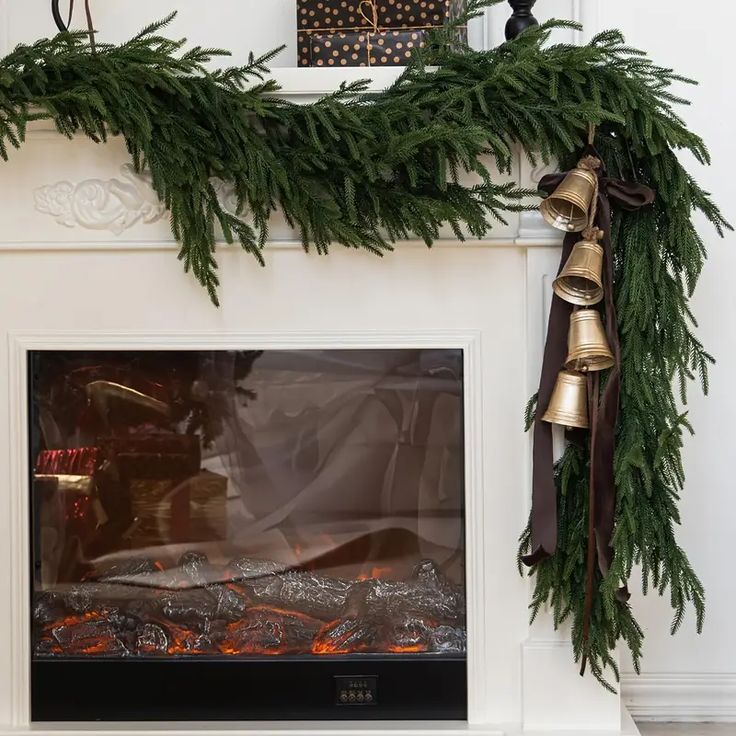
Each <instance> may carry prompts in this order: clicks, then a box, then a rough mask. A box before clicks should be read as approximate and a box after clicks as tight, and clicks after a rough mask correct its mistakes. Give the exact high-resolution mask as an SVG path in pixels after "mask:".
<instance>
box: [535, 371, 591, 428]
mask: <svg viewBox="0 0 736 736" xmlns="http://www.w3.org/2000/svg"><path fill="white" fill-rule="evenodd" d="M542 421H543V422H549V423H550V424H561V425H562V426H563V427H579V428H580V429H588V427H589V425H590V422H589V420H588V387H587V382H586V380H585V376H584V375H583V374H582V373H577V372H575V371H560V372H559V374H558V376H557V382H556V383H555V387H554V389H553V390H552V396H551V398H550V400H549V406H548V407H547V411H546V412H544V416H543V417H542Z"/></svg>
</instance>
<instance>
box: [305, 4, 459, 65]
mask: <svg viewBox="0 0 736 736" xmlns="http://www.w3.org/2000/svg"><path fill="white" fill-rule="evenodd" d="M464 9H465V0H362V2H361V1H359V0H351V1H350V2H348V1H347V0H297V47H298V64H299V66H317V67H320V66H324V67H330V66H333V67H339V66H365V67H373V66H403V65H406V63H407V62H408V60H409V59H410V58H411V56H412V53H413V51H414V49H416V48H420V47H423V46H425V45H426V43H427V41H428V39H429V37H430V34H431V31H432V30H433V29H436V28H440V27H442V26H443V25H446V24H447V23H449V22H451V21H456V20H457V19H458V18H460V17H461V16H462V13H463V11H464ZM453 37H454V40H455V41H456V42H457V43H466V42H467V29H466V28H465V27H457V28H455V30H454V32H453Z"/></svg>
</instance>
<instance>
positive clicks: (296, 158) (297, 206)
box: [0, 0, 729, 682]
mask: <svg viewBox="0 0 736 736" xmlns="http://www.w3.org/2000/svg"><path fill="white" fill-rule="evenodd" d="M493 1H494V0H471V2H470V4H469V13H471V14H472V13H475V12H477V11H478V10H479V9H481V8H483V7H484V6H486V5H489V4H492V3H493ZM169 20H170V18H168V19H166V20H164V21H163V22H161V23H155V24H152V25H151V26H149V27H148V28H146V29H144V31H142V32H141V33H140V34H138V35H137V36H135V37H134V38H133V39H131V40H130V41H128V42H127V43H124V44H121V45H119V46H112V45H106V44H97V47H96V51H95V53H91V49H90V47H89V43H88V36H87V34H86V33H64V34H60V35H59V36H57V37H55V38H52V39H43V40H41V41H38V42H37V43H35V44H32V45H22V46H19V47H17V48H16V49H15V50H14V51H12V52H11V53H10V54H8V55H7V56H6V57H5V58H4V59H2V60H1V61H0V156H2V158H7V157H8V156H9V155H10V152H11V149H12V148H17V147H19V146H20V145H21V144H22V143H23V141H24V138H25V134H26V130H27V126H28V124H29V123H30V122H31V121H34V120H39V119H46V120H52V121H53V122H54V123H55V125H56V128H57V129H58V131H59V132H60V133H61V134H62V135H66V136H72V135H75V134H80V133H81V134H84V135H86V136H88V137H89V138H91V139H92V140H94V141H105V140H107V138H108V136H110V135H119V136H122V137H123V138H124V139H125V142H126V145H127V149H128V151H129V153H130V155H131V158H132V160H133V162H134V165H135V167H136V169H137V170H142V169H144V168H145V169H148V170H149V171H150V173H151V177H152V183H153V187H154V189H155V191H156V192H157V194H158V196H159V197H160V199H161V201H162V202H163V203H165V205H166V206H167V208H168V209H169V210H170V212H171V227H172V232H173V234H174V236H175V237H176V239H177V240H178V241H179V243H180V245H181V247H180V251H179V258H180V259H181V261H182V262H183V264H184V267H185V268H186V269H187V270H191V271H192V273H193V274H194V276H195V277H196V278H197V279H198V280H199V282H200V283H201V284H202V285H203V286H204V287H205V288H206V289H207V291H208V293H209V295H210V297H211V299H212V300H213V301H214V302H215V303H216V302H217V287H218V278H217V262H216V252H215V246H216V241H217V238H218V237H219V235H218V233H222V234H224V237H225V239H226V240H227V242H229V243H239V244H240V246H241V247H242V248H243V249H244V250H246V251H248V252H249V253H251V254H252V255H253V256H254V257H255V258H256V260H257V261H258V262H260V263H263V253H262V251H263V248H264V246H265V244H266V242H267V239H268V226H269V220H270V217H271V215H272V213H273V212H274V210H276V209H277V208H278V209H280V210H281V211H282V212H283V214H284V216H285V217H286V219H287V221H288V222H289V223H290V224H291V225H292V226H293V227H294V228H295V230H296V231H298V232H299V233H300V237H301V238H302V240H303V244H304V247H305V249H310V248H315V249H316V250H317V251H318V252H320V253H327V252H328V249H329V247H330V246H331V245H332V244H340V245H343V246H346V247H349V248H363V249H367V250H369V251H371V252H373V253H376V254H379V255H380V254H383V253H385V252H386V251H388V250H390V249H391V248H392V246H393V244H394V243H395V242H396V241H398V240H401V239H405V238H410V237H419V238H421V239H423V240H424V241H425V242H426V243H427V245H431V244H432V242H433V241H435V240H436V239H437V238H438V237H439V235H440V228H441V227H442V226H443V225H449V226H450V227H451V228H452V230H453V232H454V233H455V234H456V236H457V238H458V240H463V239H464V238H466V237H482V236H483V235H484V234H486V233H487V232H488V229H489V227H490V225H491V223H492V222H493V221H494V220H495V221H503V218H504V214H505V213H508V212H514V211H518V210H521V209H525V208H527V207H529V206H530V205H529V203H528V197H529V195H530V194H531V193H530V192H527V191H525V190H522V189H519V188H518V187H516V186H515V185H514V184H513V183H512V182H511V181H510V176H509V175H510V173H511V171H512V168H513V165H514V162H515V159H516V151H518V150H519V149H521V150H522V151H523V152H524V154H525V155H526V156H527V157H528V158H529V159H530V160H531V161H533V162H537V161H538V160H542V161H545V162H549V161H553V160H557V161H559V162H560V164H561V165H562V166H563V167H567V166H569V165H570V164H571V163H574V160H575V156H576V152H577V151H578V149H579V147H580V145H581V142H582V141H583V139H584V137H585V135H586V131H587V127H588V125H589V124H591V123H592V124H595V125H597V126H598V135H597V138H596V145H597V147H598V150H599V151H600V153H601V155H602V157H603V159H604V160H605V162H606V165H607V167H608V171H609V174H610V175H612V176H617V177H621V178H624V179H634V180H638V181H641V182H644V183H646V184H649V185H650V186H652V187H653V188H654V189H655V190H656V191H657V199H656V202H655V204H654V206H653V207H650V208H647V209H645V210H642V211H639V212H636V213H621V212H616V213H615V214H614V221H613V232H612V242H613V246H614V250H615V253H614V257H615V285H616V295H615V298H616V305H617V310H618V317H619V328H620V334H621V341H622V351H623V376H622V379H623V380H622V394H621V412H620V420H619V428H618V446H617V452H616V458H615V471H616V482H617V490H618V506H617V510H616V529H615V533H614V539H613V544H614V547H615V558H614V563H613V567H612V569H611V570H610V573H609V574H608V576H607V577H606V578H605V579H602V578H600V577H599V578H598V579H597V580H596V585H597V589H598V592H599V595H598V596H597V597H596V602H595V606H594V609H593V619H592V630H591V636H590V639H589V640H588V641H587V642H586V641H585V640H584V638H583V635H582V620H583V600H584V587H585V559H584V553H583V550H584V549H585V546H586V535H587V525H586V519H587V497H588V493H587V469H586V466H587V464H588V457H587V451H586V449H585V448H583V447H579V446H577V445H572V446H570V447H569V448H568V449H567V451H566V453H565V455H564V456H563V458H562V459H561V460H560V462H559V463H558V466H557V475H556V477H557V483H558V488H559V519H560V530H559V539H560V545H559V550H558V552H557V554H556V555H555V556H554V557H553V558H551V559H549V560H546V561H544V562H542V563H540V564H539V565H538V566H537V567H536V568H535V569H534V571H533V573H534V575H535V590H534V595H533V600H532V604H531V610H532V615H536V614H537V612H538V611H540V610H541V608H542V606H545V605H548V604H549V605H551V608H552V611H553V615H554V618H555V621H556V623H561V622H562V621H565V620H566V619H571V620H572V622H573V637H574V647H575V655H576V657H577V658H578V659H579V658H580V657H581V656H583V655H586V656H587V658H588V661H589V662H590V668H591V671H592V672H593V674H594V675H595V676H596V677H598V678H599V679H600V680H601V681H602V682H606V675H605V671H606V669H607V668H608V669H609V670H610V671H611V672H612V674H613V676H614V677H617V670H616V668H615V663H614V659H613V657H612V654H611V652H612V650H613V648H614V646H615V644H616V642H617V641H618V640H619V639H623V640H624V641H625V642H626V643H627V644H628V646H629V648H630V649H631V651H632V654H633V657H634V662H635V664H636V665H637V667H638V663H639V659H640V656H641V652H642V642H643V635H642V631H641V629H640V628H639V626H638V624H637V623H636V620H635V619H634V617H633V614H632V611H631V609H630V607H629V606H628V605H627V604H625V603H621V602H620V601H619V599H618V598H617V596H616V592H617V590H618V589H619V588H620V587H621V585H622V584H623V583H624V582H625V581H626V580H627V579H628V577H629V575H630V573H631V570H632V568H633V566H634V565H641V568H642V571H643V581H644V586H645V589H651V588H654V589H656V590H657V591H658V592H659V593H661V594H663V593H665V592H666V591H668V592H669V595H670V600H671V604H672V607H673V610H674V621H673V625H672V628H673V630H676V629H677V628H678V627H679V626H680V624H681V622H682V620H683V614H684V612H685V610H686V608H687V606H692V607H693V608H694V610H695V612H696V618H697V625H698V627H700V626H701V625H702V621H703V616H704V610H705V604H704V594H703V588H702V586H701V584H700V582H699V580H698V578H697V576H696V574H695V573H694V571H693V570H692V568H691V566H690V564H689V562H688V560H687V557H686V555H685V553H684V551H683V550H682V549H681V548H680V547H679V546H678V544H677V541H676V538H675V527H676V526H677V524H678V523H679V515H678V511H677V500H678V495H679V493H680V492H681V490H682V487H683V480H684V477H683V470H682V464H681V445H682V436H683V433H684V432H689V431H690V427H689V424H688V422H687V418H686V417H685V416H684V415H683V414H682V411H681V408H680V406H679V402H678V400H677V399H676V397H675V394H674V393H673V389H672V386H673V384H675V385H677V386H678V387H679V390H680V392H681V397H680V398H681V399H683V400H684V398H685V387H686V386H687V384H688V383H689V381H690V380H691V379H692V378H694V377H697V378H698V380H699V381H700V383H701V384H702V386H703V388H704V389H707V382H708V367H709V365H710V364H711V362H712V358H711V357H710V355H709V354H708V353H707V352H706V351H705V349H704V347H703V346H702V345H701V343H700V342H699V341H698V339H697V337H696V336H695V334H694V327H695V325H694V319H693V317H692V314H691V312H690V308H689V298H690V296H691V295H692V292H693V289H694V288H695V285H696V283H697V281H698V277H699V275H700V271H701V269H702V267H703V263H704V260H705V255H706V254H705V249H704V246H703V242H702V240H701V238H700V236H699V235H698V233H697V232H696V230H695V227H694V225H693V222H692V216H693V214H694V213H695V212H701V213H702V214H703V215H704V216H705V218H707V219H708V220H709V221H710V222H711V223H712V224H713V225H714V226H715V228H716V230H717V231H718V232H721V233H722V232H723V231H724V230H725V229H726V228H728V227H729V226H728V223H727V222H726V221H725V220H724V219H723V217H722V216H721V214H720V212H719V211H718V209H717V207H716V206H715V205H714V204H713V203H712V201H711V199H710V197H709V195H708V194H707V193H706V192H704V191H703V190H702V189H701V188H700V187H699V186H698V184H697V183H696V182H695V180H694V179H693V178H692V177H691V176H689V175H688V173H687V172H686V171H685V169H684V168H683V166H682V164H681V163H680V160H679V159H678V156H677V153H678V151H682V150H686V151H690V152H691V153H692V154H693V155H694V156H695V158H696V159H697V160H699V161H701V162H703V163H707V162H708V161H709V155H708V151H707V149H706V147H705V145H704V143H703V141H702V140H701V139H700V138H699V137H698V136H697V135H695V134H693V133H691V132H690V131H689V130H688V129H687V127H686V126H685V125H684V124H683V122H682V121H681V119H680V118H679V117H678V116H677V114H676V113H675V112H674V111H673V107H672V106H673V105H674V104H679V103H681V102H683V101H682V100H681V99H679V96H678V95H676V94H674V93H673V91H672V90H673V85H675V84H679V83H681V82H683V81H686V80H683V78H682V77H680V76H679V75H677V74H676V73H674V72H673V71H672V70H670V69H665V68H662V67H659V66H657V65H655V64H653V63H652V62H651V61H650V60H649V59H648V58H647V57H646V56H645V55H644V54H642V53H641V52H639V51H637V50H636V49H632V48H629V47H627V46H626V44H625V42H624V40H623V38H622V37H621V35H620V34H619V33H618V32H616V31H607V32H605V33H601V34H599V35H598V36H597V37H596V38H595V39H593V41H591V43H589V44H587V45H585V46H574V45H568V44H551V43H550V42H549V37H550V33H551V32H552V31H553V30H554V29H555V28H558V27H561V26H565V27H569V26H570V25H571V24H566V23H562V22H554V23H548V24H546V25H544V26H542V27H540V28H536V29H530V30H528V31H526V32H525V33H523V34H522V35H521V36H520V37H519V38H517V39H516V40H514V41H513V42H510V43H506V44H503V45H501V46H499V47H498V48H496V49H493V50H490V51H473V50H471V49H468V48H463V49H460V50H458V49H457V48H455V47H453V46H452V44H451V43H449V40H448V38H447V37H445V38H444V40H443V37H442V34H441V33H440V35H439V36H437V37H435V38H434V39H433V40H432V42H431V43H430V44H429V47H428V48H427V49H425V50H423V51H417V53H416V54H415V56H414V57H413V59H412V61H411V64H410V66H408V67H407V68H406V70H405V71H404V72H403V73H402V74H401V76H400V78H399V79H398V80H397V81H396V82H395V83H394V84H393V85H392V86H391V87H390V88H389V89H387V90H386V91H384V92H382V93H379V94H368V93H367V92H366V88H365V85H364V84H362V83H357V84H352V85H346V86H344V87H342V88H341V89H340V90H339V91H338V92H336V93H335V94H332V95H329V96H327V97H325V98H324V99H322V100H320V101H319V102H316V103H314V104H311V105H302V106H297V105H291V104H289V103H287V102H285V101H283V100H279V99H278V97H277V96H276V94H275V93H277V91H278V90H277V87H276V85H275V84H274V83H273V82H272V81H270V80H268V79H267V76H266V75H267V66H268V63H269V62H270V61H271V58H272V56H271V55H266V56H264V57H261V58H251V59H250V60H249V63H248V64H246V65H245V66H242V67H236V68H225V69H220V70H217V71H210V70H209V64H210V62H211V61H212V58H213V57H216V56H218V55H221V54H223V53H224V52H221V51H218V50H216V49H214V50H213V49H202V48H199V47H195V48H192V49H189V50H186V49H185V42H184V41H173V40H170V39H167V38H165V37H164V36H162V35H161V33H162V32H163V30H164V27H165V25H166V24H167V23H168V21H169ZM429 64H432V65H433V66H432V67H430V66H429ZM264 80H265V81H264ZM497 172H501V173H500V175H499V174H498V173H497ZM213 179H221V180H224V181H226V182H228V183H230V184H231V185H232V187H233V190H234V193H235V197H236V200H237V202H238V204H239V205H240V211H242V212H244V213H246V214H247V217H246V218H245V219H239V218H237V217H234V216H233V215H232V214H231V213H229V212H227V211H226V210H225V209H223V206H222V204H221V203H220V201H219V200H218V197H217V189H216V187H215V186H213V184H212V180H213ZM471 181H472V183H468V182H471ZM533 412H534V404H533V403H532V404H530V406H529V407H528V410H527V422H530V421H531V419H532V417H533ZM528 543H529V536H528V533H525V534H524V535H522V540H521V547H522V549H524V548H526V547H527V546H528Z"/></svg>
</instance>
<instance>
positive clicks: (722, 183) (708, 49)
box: [539, 0, 736, 718]
mask: <svg viewBox="0 0 736 736" xmlns="http://www.w3.org/2000/svg"><path fill="white" fill-rule="evenodd" d="M584 1H585V2H590V0H584ZM543 2H544V0H540V3H539V4H541V3H543ZM599 21H600V25H601V27H602V28H614V27H615V28H619V29H621V30H622V31H623V32H624V33H625V35H626V38H627V40H628V41H629V42H630V43H632V44H633V45H635V46H638V47H639V48H642V49H645V50H646V51H647V52H649V53H650V55H651V56H652V58H654V59H655V60H656V61H657V62H658V63H660V64H662V65H665V66H672V67H674V68H676V69H677V70H678V71H680V72H681V73H683V74H684V75H685V76H689V77H692V78H694V79H697V80H699V82H700V85H699V86H698V87H686V88H683V90H682V91H683V92H684V94H685V96H687V97H689V98H690V99H691V100H692V103H693V104H692V106H691V107H689V108H686V109H683V110H681V112H682V114H683V116H684V118H685V120H686V121H687V123H688V125H689V126H690V127H691V128H692V129H693V130H695V131H697V132H699V133H700V134H701V135H702V136H703V137H704V138H705V140H706V142H707V144H708V146H709V148H710V151H711V154H712V156H713V165H712V166H711V167H710V168H702V167H699V166H698V165H697V164H696V163H695V162H692V161H691V160H690V159H689V158H688V161H687V163H688V165H690V166H691V168H692V171H693V173H694V174H695V176H696V178H697V179H698V181H699V182H700V183H701V184H702V185H703V186H704V187H705V188H706V189H707V190H709V191H711V192H712V193H713V196H714V197H715V199H716V201H717V202H718V203H719V204H720V205H721V207H722V208H723V210H724V212H725V214H726V216H727V217H729V218H730V219H731V221H732V222H736V206H735V205H734V202H735V201H736V185H735V184H734V180H733V170H734V167H735V166H736V146H735V144H734V132H733V131H734V123H733V121H734V119H735V116H736V95H734V94H733V61H732V59H731V54H730V51H731V50H732V49H733V46H734V43H735V41H736V35H735V34H736V3H732V2H728V1H727V0H720V2H719V1H716V2H712V3H700V4H698V3H692V2H687V0H649V1H648V2H646V3H644V2H635V3H634V2H605V3H604V2H601V3H600V10H599ZM701 232H702V234H703V236H704V238H705V241H706V243H707V245H708V249H709V253H710V258H709V261H708V263H707V265H706V268H705V271H704V273H703V277H702V280H701V282H700V286H699V288H698V291H697V294H696V296H695V299H694V307H695V313H696V316H697V317H698V319H699V322H700V330H699V333H700V335H701V337H702V339H703V341H704V343H705V345H706V347H707V348H708V349H709V350H710V351H711V352H712V353H713V354H714V355H715V356H716V358H717V359H718V364H717V365H716V366H715V368H714V369H713V371H712V384H711V392H710V396H709V397H708V398H707V399H703V397H702V396H701V395H699V394H698V392H697V390H693V391H692V392H691V396H692V400H691V402H690V418H691V420H692V422H693V424H694V426H695V430H696V436H695V437H694V438H692V439H689V440H688V441H687V447H686V451H685V469H686V472H687V486H686V490H685V494H684V497H683V500H682V515H683V527H682V530H681V532H680V540H681V544H682V545H683V546H684V547H685V548H686V549H687V550H688V552H689V554H690V559H691V561H692V563H693V564H694V565H695V567H696V569H697V570H698V572H699V573H700V575H701V578H702V580H703V583H704V584H705V587H706V589H707V593H708V614H707V620H706V628H705V631H704V632H703V635H702V636H697V635H696V634H695V631H694V623H693V620H692V617H690V618H689V620H688V621H687V623H686V625H685V626H684V627H683V630H682V631H681V632H680V633H679V634H678V635H677V636H676V637H675V638H674V639H673V638H672V637H670V636H669V633H668V631H667V621H668V617H669V607H668V605H667V601H666V600H658V599H656V598H654V597H652V596H650V597H649V598H648V599H647V600H642V597H641V595H640V594H639V595H637V594H636V593H635V594H634V597H633V598H632V605H633V606H634V608H635V609H636V611H637V615H638V618H639V620H640V621H641V623H642V624H643V625H644V627H645V629H646V634H647V640H646V647H645V659H644V667H643V670H644V672H645V673H646V674H647V677H645V678H643V680H642V681H640V682H639V683H638V684H633V686H632V687H631V688H630V690H631V692H630V694H629V698H630V700H631V701H632V702H634V703H635V704H638V706H639V712H640V713H642V714H645V715H657V714H658V713H657V708H660V710H661V709H662V708H665V709H667V708H669V711H670V712H671V713H672V714H673V715H675V716H682V717H687V716H695V715H698V714H700V715H703V716H712V717H726V716H728V715H731V716H732V717H734V718H736V625H735V624H734V621H733V607H734V606H736V588H735V587H734V572H733V566H732V564H731V559H732V557H731V555H732V554H733V549H734V529H733V524H734V520H736V493H734V485H735V479H734V475H733V473H732V472H731V471H730V467H729V465H730V463H731V462H732V458H733V452H734V446H736V427H734V426H733V425H732V424H730V423H729V418H730V415H731V414H732V413H733V411H734V409H735V408H736V397H734V396H733V395H732V393H731V386H732V384H733V380H734V379H733V377H734V375H736V325H735V323H734V319H733V315H734V314H735V313H736V288H734V284H733V277H734V273H736V248H735V247H734V246H736V237H734V235H733V234H730V235H729V236H728V237H727V238H726V240H724V241H721V240H719V239H718V238H717V236H716V235H715V233H714V232H713V231H712V229H710V228H709V227H707V226H706V225H705V224H703V226H702V228H701ZM661 674H664V675H666V676H665V677H658V675H661ZM716 689H718V690H719V693H716ZM693 690H697V691H698V692H699V693H700V695H694V694H693ZM657 698H659V699H660V700H661V702H660V704H659V706H656V704H653V703H654V701H655V700H656V699H657ZM706 701H707V702H706ZM649 709H652V710H649Z"/></svg>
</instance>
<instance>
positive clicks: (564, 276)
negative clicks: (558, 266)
mask: <svg viewBox="0 0 736 736" xmlns="http://www.w3.org/2000/svg"><path fill="white" fill-rule="evenodd" d="M602 272H603V248H601V246H600V245H598V243H594V242H593V241H590V240H581V241H580V242H579V243H575V245H574V247H573V249H572V253H570V257H569V258H568V259H567V263H565V266H564V268H563V269H562V271H560V275H559V276H558V277H557V278H556V279H555V281H554V283H553V284H552V288H553V289H554V290H555V294H557V296H558V297H560V299H564V300H565V301H566V302H569V303H570V304H577V305H578V306H580V307H589V306H591V305H592V304H597V303H598V302H599V301H600V300H601V299H603V280H602V278H601V274H602Z"/></svg>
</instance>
